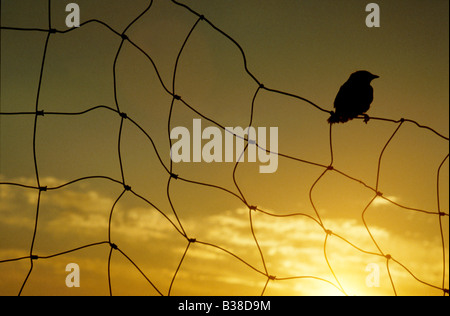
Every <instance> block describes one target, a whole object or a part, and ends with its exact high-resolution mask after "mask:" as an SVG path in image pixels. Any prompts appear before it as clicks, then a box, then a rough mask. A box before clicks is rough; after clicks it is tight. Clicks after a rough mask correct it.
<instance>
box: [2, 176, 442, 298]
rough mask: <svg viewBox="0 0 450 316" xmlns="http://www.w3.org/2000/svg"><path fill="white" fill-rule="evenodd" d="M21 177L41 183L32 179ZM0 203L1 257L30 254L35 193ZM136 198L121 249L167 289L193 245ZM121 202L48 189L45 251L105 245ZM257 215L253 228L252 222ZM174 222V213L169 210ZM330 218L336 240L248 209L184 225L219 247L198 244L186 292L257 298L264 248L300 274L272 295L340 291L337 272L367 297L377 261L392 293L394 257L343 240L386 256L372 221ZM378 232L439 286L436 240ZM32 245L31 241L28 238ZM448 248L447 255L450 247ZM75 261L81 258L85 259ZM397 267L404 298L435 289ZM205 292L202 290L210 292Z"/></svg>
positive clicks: (117, 224)
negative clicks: (23, 231) (240, 292)
mask: <svg viewBox="0 0 450 316" xmlns="http://www.w3.org/2000/svg"><path fill="white" fill-rule="evenodd" d="M20 181H21V182H20V183H32V180H30V179H28V180H27V179H21V180H20ZM17 182H19V181H17ZM46 183H54V184H55V185H59V184H61V183H63V182H62V181H61V180H58V179H48V180H46ZM118 192H120V191H118ZM125 194H128V193H125ZM0 197H1V198H2V203H1V204H0V224H1V225H2V227H5V228H7V229H2V231H0V239H1V240H3V241H2V243H1V245H0V254H1V256H2V257H1V258H0V259H5V258H11V256H16V255H17V256H19V254H20V256H23V255H26V253H24V252H23V248H20V247H19V245H18V244H17V243H18V241H17V240H16V239H15V238H12V237H14V236H11V235H7V234H15V232H18V231H19V230H18V229H19V228H24V227H26V228H28V230H29V231H30V232H32V228H33V227H34V216H35V212H36V209H35V208H36V202H37V200H36V199H37V194H36V191H35V190H32V189H23V188H16V187H12V186H5V185H2V186H0ZM128 197H132V199H130V200H127V199H125V198H124V199H123V200H122V199H121V200H120V201H119V202H118V203H117V204H116V206H115V208H114V212H113V216H112V221H111V234H112V238H113V242H117V243H118V245H119V247H121V249H124V251H125V252H127V254H129V255H130V256H131V257H132V258H133V259H134V260H136V261H137V262H139V264H140V266H141V267H142V268H143V270H144V271H150V272H151V275H153V276H157V277H156V278H157V279H158V280H159V279H161V281H160V283H161V284H165V285H164V286H166V287H167V286H168V285H167V284H170V281H171V277H172V276H173V273H174V272H175V269H176V268H177V266H178V264H179V261H180V259H181V257H182V255H183V253H184V251H185V249H186V246H187V241H186V239H184V237H182V236H181V235H180V234H179V233H178V232H177V231H176V230H175V228H174V227H173V226H172V224H171V223H170V222H169V221H168V220H167V219H166V218H165V217H164V216H162V215H161V214H160V213H159V212H158V211H157V210H155V209H154V208H152V207H151V206H149V205H146V204H145V205H144V204H139V203H134V202H136V201H135V200H134V199H133V196H132V195H131V193H130V194H129V195H128ZM116 198H117V197H114V196H108V195H105V194H103V193H100V192H97V191H95V190H92V189H88V188H84V189H80V188H79V187H73V188H72V187H71V186H67V187H65V188H64V189H61V190H55V191H47V192H45V194H42V196H41V205H40V207H41V209H40V214H39V222H38V234H37V243H38V245H39V244H41V245H42V244H43V243H48V250H46V251H49V252H50V253H45V254H46V255H49V254H51V253H52V251H53V252H54V251H56V250H51V249H53V248H52V247H50V246H52V244H53V246H54V249H58V250H59V251H64V250H68V249H70V248H71V247H76V246H81V245H82V244H83V243H88V242H89V240H91V242H94V241H95V242H98V241H104V240H106V239H107V231H108V221H109V215H110V212H111V208H112V206H113V204H114V202H115V199H116ZM133 201H134V202H133ZM266 211H267V212H269V213H270V212H271V210H266ZM250 215H251V219H252V224H253V226H251V225H250ZM168 216H169V217H170V216H171V214H169V213H168ZM174 222H175V221H174ZM323 222H324V225H325V227H327V228H328V229H330V230H332V232H333V233H332V235H331V236H328V237H327V235H326V233H325V232H324V230H323V228H322V227H321V226H320V225H319V224H318V223H317V222H316V221H314V220H312V219H311V218H309V217H307V216H291V217H274V216H270V215H267V214H264V213H261V212H255V211H251V213H249V210H248V209H247V208H237V209H229V210H225V211H223V212H219V213H214V214H203V215H201V216H197V217H190V218H187V219H184V220H183V221H182V223H183V226H184V227H186V229H187V231H188V232H189V236H191V237H195V238H197V239H198V241H201V242H205V243H209V244H212V245H216V246H217V247H212V246H209V245H205V244H202V243H194V244H192V245H191V246H190V248H189V251H188V252H187V253H186V256H185V262H183V264H182V266H181V268H180V271H179V274H180V278H179V279H177V282H176V284H177V286H178V289H185V290H186V291H189V289H192V291H193V288H192V286H191V285H192V282H194V281H195V280H197V278H200V277H201V276H203V278H202V280H203V281H202V282H205V284H206V283H208V282H210V284H216V285H218V288H217V291H218V292H220V293H222V294H225V292H226V290H227V289H229V288H227V287H230V288H233V287H235V286H236V285H239V284H241V285H242V286H244V287H245V288H246V291H248V292H245V293H253V294H258V292H259V291H261V290H262V286H263V285H264V283H265V281H266V279H265V276H264V275H262V274H261V273H258V272H256V271H255V270H253V269H252V268H251V267H254V268H255V269H256V270H259V271H261V272H263V273H264V271H265V268H264V264H263V261H262V257H261V254H260V252H259V249H261V252H262V256H263V258H264V263H265V266H266V268H267V271H268V273H269V274H271V275H275V276H276V277H277V278H289V277H300V278H298V279H292V280H285V281H271V282H270V284H269V286H268V289H267V291H268V292H267V293H268V294H270V293H272V294H274V295H279V294H298V295H300V294H321V293H322V294H323V293H325V292H327V293H328V292H329V293H334V294H339V291H337V290H336V289H335V288H334V287H333V286H332V285H330V284H329V283H327V282H325V281H323V280H327V281H329V282H332V283H334V284H337V281H336V279H335V278H334V276H333V274H332V273H331V270H330V266H331V268H332V269H333V272H334V273H335V275H336V276H337V278H338V280H339V282H341V283H342V284H343V286H344V288H345V289H346V290H347V291H348V293H350V294H358V293H361V292H364V291H367V290H368V289H367V287H366V286H365V278H366V276H367V271H366V270H365V268H366V266H367V265H368V264H370V263H376V264H378V265H380V267H382V271H383V273H382V278H383V280H384V284H383V287H382V288H380V289H378V292H376V293H378V294H381V293H385V294H392V293H391V291H392V289H391V288H390V281H389V279H388V275H387V271H386V270H385V266H386V263H385V259H384V258H383V257H380V256H376V255H370V254H367V253H364V252H361V251H360V250H358V249H356V248H355V247H353V246H352V245H351V244H349V243H347V242H345V241H344V240H343V239H341V238H339V237H338V236H337V235H340V236H342V237H344V238H345V239H346V240H348V241H350V242H351V243H352V244H354V245H355V246H356V247H359V248H360V249H362V250H365V251H371V252H378V250H377V248H376V246H375V244H374V242H373V240H372V238H371V237H370V235H369V233H368V231H367V228H366V227H365V226H364V225H363V223H362V222H361V221H360V220H359V221H358V220H356V219H348V218H329V219H324V220H323ZM252 228H253V232H252ZM370 232H371V234H372V235H373V236H376V241H377V243H378V244H380V245H382V249H386V251H388V253H390V254H391V255H392V256H393V257H394V258H396V259H397V258H398V260H399V261H401V262H402V263H403V264H404V265H405V266H407V267H408V268H410V269H411V271H412V272H413V273H414V274H415V275H416V276H418V277H419V278H420V279H424V280H425V281H427V282H430V283H432V284H439V278H440V277H441V275H442V272H441V270H442V258H441V257H440V256H441V254H442V248H441V247H440V245H439V244H436V243H434V242H433V240H423V241H422V242H420V243H417V242H414V241H412V240H411V239H410V238H409V237H408V236H407V235H406V234H401V233H399V232H394V231H392V230H389V229H387V228H385V227H380V226H376V225H371V226H370ZM253 233H254V235H253ZM28 235H30V234H28ZM30 236H31V235H30ZM255 237H256V240H257V243H256V241H255ZM325 238H326V239H327V244H326V247H325ZM26 244H29V241H28V242H27V243H26ZM55 245H57V247H56V246H55ZM258 246H259V249H258ZM105 247H106V246H105ZM122 247H123V248H122ZM219 247H220V248H221V249H220V248H219ZM38 249H47V248H45V247H44V248H39V247H38ZM222 249H225V250H226V251H229V252H231V253H232V254H234V255H235V256H237V257H238V258H239V259H238V258H236V257H235V256H233V255H231V254H230V253H228V252H226V251H223V250H222ZM446 251H447V258H448V250H446ZM40 254H41V253H40ZM73 255H74V256H75V257H76V253H73ZM86 260H88V259H86ZM92 260H93V261H92ZM92 260H91V261H92V262H102V264H100V266H102V268H101V269H100V270H104V268H105V264H106V263H105V262H106V261H105V260H106V258H104V259H99V258H95V260H94V259H92ZM102 260H103V261H102ZM327 260H328V262H329V264H330V266H328V263H327ZM88 261H89V260H88ZM244 262H245V263H246V264H247V265H246V264H245V263H244ZM122 266H123V267H122ZM122 266H120V267H119V266H117V267H116V268H115V269H116V270H115V271H118V270H117V269H122V268H123V269H126V268H132V267H131V266H130V265H128V264H124V265H122ZM250 266H251V267H250ZM390 266H391V268H392V273H391V274H392V276H393V277H394V278H395V281H396V282H398V284H399V288H401V289H407V290H405V292H407V293H426V291H428V290H429V288H427V287H425V288H423V287H422V288H421V287H417V284H418V282H417V281H416V280H415V279H414V278H413V277H412V276H411V275H410V274H409V272H407V271H406V270H405V269H404V268H402V267H401V266H399V265H397V264H395V263H391V265H390ZM447 266H448V263H447ZM89 270H90V271H94V270H95V268H93V267H92V266H90V268H89ZM0 271H1V270H0ZM1 273H2V272H0V277H1ZM103 274H104V273H103ZM305 277H307V278H305ZM20 278H22V277H19V278H18V280H17V282H22V281H23V280H21V281H20V280H19V279H20ZM315 278H316V279H315ZM317 278H318V279H317ZM322 279H323V280H322ZM183 282H185V284H183ZM190 282H191V283H190ZM195 282H196V281H195ZM190 284H191V285H190ZM219 284H222V286H219ZM164 286H163V287H164ZM415 288H420V289H419V290H418V291H419V292H414V289H415ZM411 289H413V290H411ZM196 290H198V291H201V287H198V288H196ZM420 291H424V292H420ZM369 293H371V292H369ZM199 294H200V292H199ZM436 294H439V293H436Z"/></svg>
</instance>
